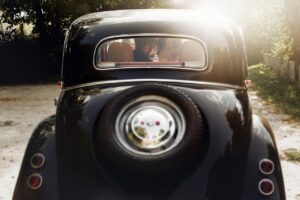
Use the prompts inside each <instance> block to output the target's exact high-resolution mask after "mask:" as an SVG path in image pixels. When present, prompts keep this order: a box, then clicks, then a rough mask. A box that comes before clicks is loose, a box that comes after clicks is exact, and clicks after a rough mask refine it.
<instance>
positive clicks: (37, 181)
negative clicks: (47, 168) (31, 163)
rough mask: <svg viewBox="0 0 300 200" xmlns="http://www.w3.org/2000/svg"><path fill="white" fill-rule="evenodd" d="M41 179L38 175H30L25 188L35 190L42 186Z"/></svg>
mask: <svg viewBox="0 0 300 200" xmlns="http://www.w3.org/2000/svg"><path fill="white" fill-rule="evenodd" d="M42 183H43V179H42V176H41V175H40V174H36V173H35V174H31V175H30V176H29V177H28V179H27V186H28V187H29V188H30V189H32V190H36V189H39V188H40V187H41V186H42Z"/></svg>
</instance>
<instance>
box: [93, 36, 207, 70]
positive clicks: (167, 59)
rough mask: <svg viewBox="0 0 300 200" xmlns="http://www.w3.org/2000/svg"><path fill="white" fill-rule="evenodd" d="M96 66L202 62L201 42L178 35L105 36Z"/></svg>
mask: <svg viewBox="0 0 300 200" xmlns="http://www.w3.org/2000/svg"><path fill="white" fill-rule="evenodd" d="M95 58H96V61H95V62H96V67H97V68H99V69H109V68H126V67H127V68H128V67H137V68H138V67H155V68H160V67H162V68H164V67H170V68H174V67H176V68H178V67H180V68H193V69H203V68H204V67H205V66H206V62H207V61H206V53H205V49H204V47H203V45H202V44H201V43H200V42H199V41H196V40H193V39H189V38H180V37H162V36H159V37H155V36H153V37H131V38H118V39H113V40H108V41H105V42H103V43H101V44H100V45H99V46H98V48H97V50H96V56H95Z"/></svg>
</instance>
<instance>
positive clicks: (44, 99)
mask: <svg viewBox="0 0 300 200" xmlns="http://www.w3.org/2000/svg"><path fill="white" fill-rule="evenodd" d="M59 93H60V89H59V87H57V86H55V85H38V86H9V87H6V86H2V87H0V113H1V114H0V200H8V199H11V198H12V194H13V189H14V185H15V183H16V180H17V177H18V171H19V168H20V165H21V162H22V157H23V154H24V151H25V148H26V145H27V142H28V139H29V137H30V135H31V133H32V131H33V129H34V127H35V126H36V125H37V124H38V123H39V122H40V121H41V120H42V119H43V118H45V117H47V116H49V115H52V114H54V113H55V106H54V101H53V99H54V98H57V97H58V95H59ZM250 99H251V102H252V106H253V112H254V113H256V114H260V115H262V116H264V117H266V118H267V119H268V120H269V121H270V123H271V125H272V127H273V130H274V132H275V134H276V139H277V145H278V148H279V151H280V156H281V158H282V163H281V164H282V167H283V173H284V179H285V186H286V187H285V188H286V193H287V200H300V163H295V162H290V161H286V160H285V156H284V153H283V152H284V151H285V150H286V149H291V148H295V149H298V150H300V145H299V144H300V122H295V121H293V120H292V119H291V118H290V117H289V116H288V115H285V114H282V112H281V111H280V110H279V109H278V108H276V107H275V106H273V105H270V104H267V103H266V102H263V101H262V100H261V99H260V98H259V97H257V95H256V93H255V92H253V91H250Z"/></svg>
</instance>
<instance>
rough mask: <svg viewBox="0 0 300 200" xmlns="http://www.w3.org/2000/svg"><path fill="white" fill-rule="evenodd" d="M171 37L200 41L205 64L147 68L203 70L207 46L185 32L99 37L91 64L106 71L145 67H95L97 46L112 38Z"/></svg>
mask: <svg viewBox="0 0 300 200" xmlns="http://www.w3.org/2000/svg"><path fill="white" fill-rule="evenodd" d="M156 36H157V37H172V38H186V39H191V40H195V41H197V42H198V43H200V45H201V46H202V47H203V50H204V53H205V65H204V66H203V67H202V68H201V69H195V68H188V67H151V66H149V68H154V69H177V70H178V69H180V70H185V71H205V70H206V69H207V68H208V66H209V64H208V58H209V57H208V51H207V47H206V45H205V43H204V42H203V41H202V40H201V39H199V38H197V37H194V36H191V35H186V34H168V33H138V34H121V35H114V36H109V37H106V38H103V39H101V40H100V41H99V42H98V43H97V45H96V47H95V49H94V54H93V66H94V68H95V69H96V70H99V71H107V70H124V69H143V68H145V67H136V66H135V67H122V68H105V69H101V68H99V67H97V64H96V53H97V50H98V47H99V46H100V45H101V44H102V43H103V42H105V41H108V40H112V39H124V38H130V37H156Z"/></svg>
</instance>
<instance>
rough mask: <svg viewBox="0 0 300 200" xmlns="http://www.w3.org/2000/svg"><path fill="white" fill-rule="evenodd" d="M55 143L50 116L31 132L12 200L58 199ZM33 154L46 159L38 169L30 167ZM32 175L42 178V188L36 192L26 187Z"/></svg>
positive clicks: (53, 128) (53, 126) (52, 122)
mask: <svg viewBox="0 0 300 200" xmlns="http://www.w3.org/2000/svg"><path fill="white" fill-rule="evenodd" d="M55 143H56V142H55V116H51V117H48V118H46V119H45V120H43V121H41V122H40V124H39V125H38V126H37V128H36V129H35V130H34V131H33V134H32V136H31V138H30V141H29V143H28V145H27V149H26V152H25V154H24V158H23V163H22V166H21V169H20V173H19V177H18V181H17V184H16V187H15V191H14V195H13V199H24V200H27V199H44V200H52V199H58V187H57V182H58V177H57V163H56V160H57V159H56V144H55ZM35 153H42V154H44V155H45V157H46V161H45V164H44V166H43V167H42V168H40V169H34V168H32V167H31V165H30V159H31V156H32V155H33V154H35ZM33 173H39V174H41V175H42V177H43V184H42V187H41V188H40V189H38V190H31V189H29V188H28V187H27V185H26V183H27V178H28V176H29V175H30V174H33Z"/></svg>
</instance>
